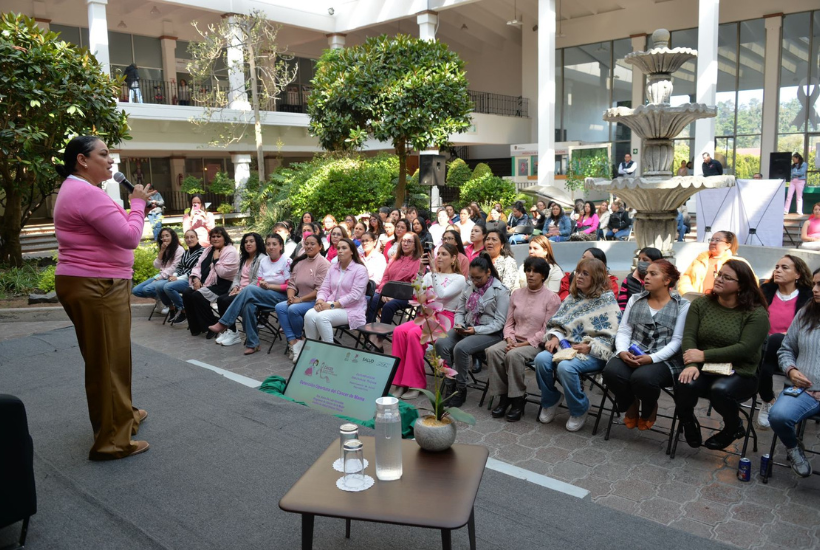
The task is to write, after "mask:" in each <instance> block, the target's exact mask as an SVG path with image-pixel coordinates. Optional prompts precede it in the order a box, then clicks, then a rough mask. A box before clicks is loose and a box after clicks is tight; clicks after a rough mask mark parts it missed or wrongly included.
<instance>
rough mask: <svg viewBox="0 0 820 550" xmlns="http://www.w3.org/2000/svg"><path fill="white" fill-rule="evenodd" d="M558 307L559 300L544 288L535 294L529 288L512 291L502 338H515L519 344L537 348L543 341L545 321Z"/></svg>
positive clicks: (554, 294) (545, 327) (559, 304)
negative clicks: (523, 343)
mask: <svg viewBox="0 0 820 550" xmlns="http://www.w3.org/2000/svg"><path fill="white" fill-rule="evenodd" d="M560 306H561V299H560V298H559V297H558V295H557V294H556V293H554V292H553V291H551V290H549V289H548V288H547V287H546V286H542V287H541V290H539V291H537V292H533V291H532V290H530V289H529V287H524V288H519V289H517V290H514V291H513V293H512V295H511V296H510V309H509V311H508V312H507V322H506V323H504V338H505V339H506V338H515V339H516V340H517V341H519V342H522V341H524V340H526V341H527V342H529V344H530V345H531V346H532V347H538V346H539V345H540V344H541V342H543V341H544V334H545V333H546V331H547V321H549V320H550V319H551V318H552V316H553V315H555V312H556V311H558V308H559V307H560Z"/></svg>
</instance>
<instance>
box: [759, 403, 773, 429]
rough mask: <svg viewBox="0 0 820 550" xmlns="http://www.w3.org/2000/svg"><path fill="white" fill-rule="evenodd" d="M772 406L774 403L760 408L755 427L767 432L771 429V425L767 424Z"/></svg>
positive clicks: (765, 404) (764, 404)
mask: <svg viewBox="0 0 820 550" xmlns="http://www.w3.org/2000/svg"><path fill="white" fill-rule="evenodd" d="M772 405H774V402H771V403H763V405H761V406H760V412H759V413H757V427H758V428H760V429H761V430H768V429H769V428H770V427H771V424H769V411H770V410H771V408H772Z"/></svg>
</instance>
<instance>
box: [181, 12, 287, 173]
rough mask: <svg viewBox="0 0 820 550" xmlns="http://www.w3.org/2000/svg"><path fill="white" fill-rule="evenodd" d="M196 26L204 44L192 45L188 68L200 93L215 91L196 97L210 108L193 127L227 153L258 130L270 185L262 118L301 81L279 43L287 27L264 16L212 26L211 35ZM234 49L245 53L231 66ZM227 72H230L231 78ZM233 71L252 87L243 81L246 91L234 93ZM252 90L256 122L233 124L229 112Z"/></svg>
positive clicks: (259, 159)
mask: <svg viewBox="0 0 820 550" xmlns="http://www.w3.org/2000/svg"><path fill="white" fill-rule="evenodd" d="M192 25H193V26H194V28H195V29H196V31H197V32H198V33H199V35H200V37H201V38H202V40H200V41H194V42H190V43H189V44H188V51H189V52H190V54H191V58H192V60H191V62H190V63H188V72H190V73H191V77H192V78H193V80H194V82H195V85H194V87H195V88H197V87H199V86H200V85H201V84H203V83H208V84H210V85H211V86H210V87H205V88H204V90H205V91H203V92H198V93H197V95H196V96H195V98H196V101H197V102H200V103H202V104H203V106H204V107H205V112H204V114H203V115H202V117H201V118H196V119H193V120H192V122H194V124H197V125H199V126H206V127H210V128H211V129H213V130H214V131H215V137H214V138H213V139H212V140H211V142H210V144H211V145H216V146H222V147H227V146H228V145H230V144H231V143H236V142H237V141H240V140H242V139H243V138H244V137H245V134H246V133H247V130H248V128H249V126H250V124H253V127H254V139H255V143H256V161H257V165H258V169H259V177H260V178H262V179H264V178H265V172H264V170H265V156H264V153H263V145H264V144H263V142H262V120H261V118H260V114H259V113H260V110H261V109H262V107H263V106H266V105H268V104H269V103H272V102H274V101H276V99H277V98H278V97H279V95H280V94H281V93H282V90H284V89H285V87H286V86H287V85H288V84H290V83H291V82H293V79H294V78H296V66H293V67H288V64H287V61H288V60H289V59H290V58H291V57H290V56H287V55H286V50H284V49H282V48H281V47H280V46H279V44H277V42H276V37H277V35H278V33H279V30H280V28H281V25H276V24H274V23H272V22H270V21H268V19H267V18H266V17H265V15H264V14H263V13H262V12H260V11H258V10H254V11H252V12H251V13H250V14H249V15H236V14H234V15H232V16H231V17H230V18H224V19H222V20H221V21H220V22H219V24H218V25H209V26H208V27H207V28H205V29H200V28H199V26H198V25H197V22H196V21H194V22H193V23H192ZM230 47H241V48H242V51H243V54H244V55H243V57H242V58H241V59H237V60H231V59H230V58H229V57H228V49H229V48H230ZM225 67H227V68H228V72H227V73H226V72H225V69H224V68H225ZM232 71H238V72H239V73H241V74H243V75H246V77H247V78H248V82H247V83H246V82H245V79H244V78H243V79H242V81H241V82H242V87H241V88H239V89H237V88H232V87H231V82H230V77H229V73H230V72H232ZM247 88H250V96H251V97H250V107H251V110H252V111H253V116H252V117H249V116H246V115H243V116H242V117H240V118H239V119H237V118H229V115H228V114H227V113H225V110H226V109H229V108H236V105H234V106H233V107H232V105H231V104H232V103H233V102H234V100H235V99H236V98H237V97H242V96H243V95H244V94H246V93H247ZM248 112H250V111H248ZM211 123H214V124H211Z"/></svg>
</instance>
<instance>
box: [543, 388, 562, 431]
mask: <svg viewBox="0 0 820 550" xmlns="http://www.w3.org/2000/svg"><path fill="white" fill-rule="evenodd" d="M563 400H564V396H563V395H562V396H561V397H560V398H558V403H556V404H555V405H553V406H552V407H547V408H546V409H541V414H539V415H538V421H539V422H540V423H541V424H549V423H550V422H552V421H553V420H555V415H556V414H557V413H558V407H560V406H561V402H562V401H563Z"/></svg>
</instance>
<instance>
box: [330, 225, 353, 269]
mask: <svg viewBox="0 0 820 550" xmlns="http://www.w3.org/2000/svg"><path fill="white" fill-rule="evenodd" d="M346 238H348V235H347V231H345V228H344V227H343V226H341V225H337V226H336V227H334V228H332V229H331V230H330V232H329V233H328V239H327V240H328V244H327V250H326V251H325V258H327V261H329V262H332V261H333V258H335V257H336V245H337V244H338V243H339V241H341V240H342V239H346Z"/></svg>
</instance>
